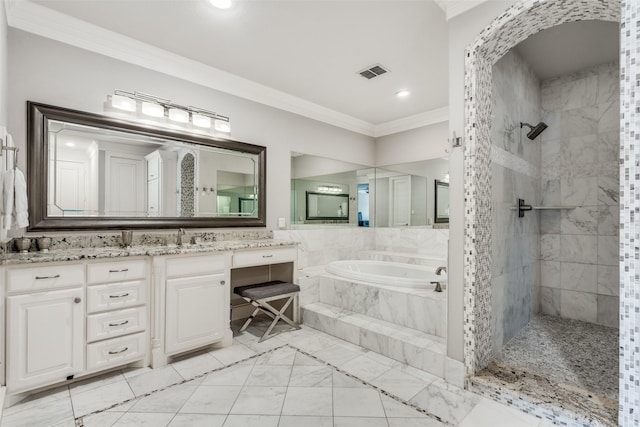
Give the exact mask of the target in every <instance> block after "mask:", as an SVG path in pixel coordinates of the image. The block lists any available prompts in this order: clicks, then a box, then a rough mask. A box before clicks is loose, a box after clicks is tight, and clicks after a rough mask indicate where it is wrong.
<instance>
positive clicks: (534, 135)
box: [520, 122, 549, 140]
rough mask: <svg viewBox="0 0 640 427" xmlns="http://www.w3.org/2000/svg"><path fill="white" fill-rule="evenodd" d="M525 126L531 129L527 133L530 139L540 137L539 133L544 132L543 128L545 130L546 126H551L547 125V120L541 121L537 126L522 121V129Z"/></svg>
mask: <svg viewBox="0 0 640 427" xmlns="http://www.w3.org/2000/svg"><path fill="white" fill-rule="evenodd" d="M523 126H526V127H528V128H529V129H531V130H530V131H529V132H528V133H527V138H529V139H530V140H534V139H536V138H537V137H538V135H540V134H541V133H542V131H543V130H545V129H546V128H548V127H549V126H547V124H546V123H545V122H540V123H538V124H537V125H535V126H532V125H530V124H529V123H522V122H520V129H522V127H523Z"/></svg>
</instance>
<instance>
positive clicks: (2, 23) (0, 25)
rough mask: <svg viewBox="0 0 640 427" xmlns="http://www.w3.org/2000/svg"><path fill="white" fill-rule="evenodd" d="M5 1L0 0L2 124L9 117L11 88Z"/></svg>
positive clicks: (0, 108) (0, 101)
mask: <svg viewBox="0 0 640 427" xmlns="http://www.w3.org/2000/svg"><path fill="white" fill-rule="evenodd" d="M4 7H5V1H4V0H0V126H6V124H7V121H8V118H7V102H8V96H7V92H8V89H9V83H8V81H9V77H8V70H7V67H8V65H7V46H8V42H7V31H8V28H7V16H6V13H5V9H4Z"/></svg>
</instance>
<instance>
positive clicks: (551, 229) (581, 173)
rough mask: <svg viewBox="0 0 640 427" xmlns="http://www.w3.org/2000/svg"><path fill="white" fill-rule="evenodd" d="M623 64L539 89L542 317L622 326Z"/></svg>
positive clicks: (565, 78) (558, 80)
mask: <svg viewBox="0 0 640 427" xmlns="http://www.w3.org/2000/svg"><path fill="white" fill-rule="evenodd" d="M618 78H619V66H618V63H617V62H616V63H610V64H602V65H598V66H595V67H592V68H588V69H586V70H582V71H580V72H577V73H574V74H570V75H566V76H561V77H558V78H554V79H549V80H544V81H542V83H541V91H542V108H543V110H544V111H543V114H544V120H545V122H547V123H548V124H549V129H551V130H552V131H551V132H548V133H547V131H545V132H544V133H543V134H542V135H541V136H540V138H541V139H542V145H541V150H542V178H541V188H542V202H543V204H544V205H575V206H577V207H576V208H575V209H569V210H561V211H549V212H545V213H544V214H542V215H541V216H540V229H541V236H540V241H541V260H542V261H541V271H542V281H541V284H542V304H541V308H542V312H543V313H544V314H549V315H554V316H561V317H565V318H569V319H577V320H583V321H587V322H593V323H598V324H601V325H606V326H615V327H617V326H618V323H619V316H618V299H619V298H618V295H619V290H618V288H619V286H618V283H619V280H618V276H619V272H618V262H619V261H618V259H619V257H618V240H619V238H618V234H619V230H620V215H619V212H620V209H619V177H618V174H619V171H618V169H619V166H618V163H619V160H618V158H619V156H620V147H619V139H620V137H619V126H620V124H619V98H620V91H619V82H618Z"/></svg>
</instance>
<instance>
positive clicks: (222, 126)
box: [213, 117, 231, 133]
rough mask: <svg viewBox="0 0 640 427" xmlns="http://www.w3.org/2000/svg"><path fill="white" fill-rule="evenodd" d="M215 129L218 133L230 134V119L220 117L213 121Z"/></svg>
mask: <svg viewBox="0 0 640 427" xmlns="http://www.w3.org/2000/svg"><path fill="white" fill-rule="evenodd" d="M213 127H214V129H215V130H217V131H218V132H224V133H230V132H231V123H229V118H228V117H218V118H217V119H215V120H214V121H213Z"/></svg>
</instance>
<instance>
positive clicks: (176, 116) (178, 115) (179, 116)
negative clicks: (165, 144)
mask: <svg viewBox="0 0 640 427" xmlns="http://www.w3.org/2000/svg"><path fill="white" fill-rule="evenodd" d="M169 120H171V121H174V122H178V123H189V112H188V111H185V110H181V109H180V108H175V107H174V108H169Z"/></svg>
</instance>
